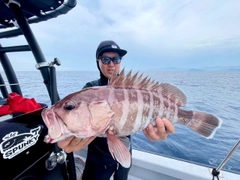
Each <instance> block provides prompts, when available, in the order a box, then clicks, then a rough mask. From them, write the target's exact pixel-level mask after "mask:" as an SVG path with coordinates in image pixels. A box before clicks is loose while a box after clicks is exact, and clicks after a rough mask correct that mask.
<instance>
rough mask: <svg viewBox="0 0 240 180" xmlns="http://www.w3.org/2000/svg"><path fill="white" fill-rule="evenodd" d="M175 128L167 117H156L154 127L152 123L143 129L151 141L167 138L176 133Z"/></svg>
mask: <svg viewBox="0 0 240 180" xmlns="http://www.w3.org/2000/svg"><path fill="white" fill-rule="evenodd" d="M174 131H175V128H174V126H173V124H172V123H171V122H170V121H169V120H167V119H161V118H157V119H156V127H153V125H152V124H149V125H148V126H147V128H145V129H144V130H143V132H144V134H145V136H146V137H147V138H148V139H149V140H150V141H159V140H165V139H167V136H168V135H169V134H171V133H174Z"/></svg>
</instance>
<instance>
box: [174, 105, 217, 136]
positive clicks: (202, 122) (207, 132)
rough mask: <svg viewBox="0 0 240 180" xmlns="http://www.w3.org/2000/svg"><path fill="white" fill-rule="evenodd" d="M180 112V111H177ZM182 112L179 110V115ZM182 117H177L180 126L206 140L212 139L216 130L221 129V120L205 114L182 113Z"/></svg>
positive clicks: (195, 112)
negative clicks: (187, 128)
mask: <svg viewBox="0 0 240 180" xmlns="http://www.w3.org/2000/svg"><path fill="white" fill-rule="evenodd" d="M179 110H180V109H179ZM183 111H184V110H180V111H179V113H180V114H181V113H182V112H183ZM183 114H184V117H183V116H181V117H179V122H178V123H180V124H183V125H185V126H187V127H189V128H190V129H192V130H193V131H195V132H197V133H198V134H200V135H202V136H204V137H205V138H207V139H211V138H213V136H214V134H215V133H216V131H217V129H218V128H220V127H221V125H222V120H221V119H219V118H217V117H215V116H213V115H211V114H208V113H205V112H199V111H184V113H183Z"/></svg>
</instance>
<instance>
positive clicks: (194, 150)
mask: <svg viewBox="0 0 240 180" xmlns="http://www.w3.org/2000/svg"><path fill="white" fill-rule="evenodd" d="M143 73H144V74H145V75H148V76H149V77H151V78H152V79H153V80H155V81H156V82H157V81H159V82H167V83H171V84H173V85H176V86H177V87H179V88H180V89H181V90H182V91H183V92H184V93H185V94H186V96H187V98H188V100H187V104H186V106H185V107H183V109H186V110H198V111H205V112H208V113H211V114H213V115H215V116H217V117H219V118H221V119H222V120H223V124H222V126H221V128H220V129H218V130H217V132H216V134H215V136H214V137H213V138H212V139H206V138H204V137H202V136H199V135H198V134H197V133H195V132H193V131H192V130H190V129H188V128H186V127H185V126H183V125H175V128H176V131H175V133H174V134H171V135H169V136H168V138H167V140H164V141H159V142H150V141H148V140H147V139H146V137H145V136H144V134H143V133H142V132H139V133H136V134H134V135H133V136H132V139H133V147H134V148H136V149H141V150H143V151H148V152H151V153H155V154H161V155H163V156H170V157H173V158H177V159H181V160H184V161H190V162H194V163H196V164H202V165H207V166H209V167H215V168H216V167H218V166H219V164H220V163H221V162H222V160H223V159H224V158H225V157H226V155H227V154H228V153H229V152H230V150H231V149H232V148H233V146H234V145H235V144H236V143H237V142H238V141H239V140H240V72H187V71H186V72H154V71H151V72H143ZM16 74H17V76H18V77H19V82H20V84H21V88H22V92H23V94H24V96H25V97H29V98H35V99H36V100H37V102H41V103H46V104H48V105H49V106H51V103H50V100H49V98H48V93H47V91H46V87H45V85H43V83H42V81H43V80H42V77H41V74H40V72H16ZM98 77H99V73H98V72H90V71H86V72H84V71H78V72H72V71H69V72H63V71H60V72H57V83H58V92H59V95H60V98H63V97H65V96H66V95H68V94H70V93H72V92H75V91H79V90H80V89H81V88H82V87H83V86H84V85H85V83H86V82H88V81H91V80H95V79H98ZM223 169H224V170H227V171H234V172H236V173H239V174H240V147H239V148H238V149H237V150H236V151H235V152H234V153H233V155H232V157H231V158H230V159H229V161H228V162H227V163H226V164H225V166H224V167H223Z"/></svg>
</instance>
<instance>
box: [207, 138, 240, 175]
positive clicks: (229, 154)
mask: <svg viewBox="0 0 240 180" xmlns="http://www.w3.org/2000/svg"><path fill="white" fill-rule="evenodd" d="M239 146H240V139H239V140H238V142H237V143H236V144H235V145H234V146H233V148H232V149H231V150H230V151H229V153H228V154H227V155H226V157H225V158H224V159H223V161H222V162H221V163H220V164H219V166H218V167H217V168H216V169H215V168H214V169H210V172H211V174H212V175H213V177H218V176H220V177H221V176H222V174H221V169H222V168H223V166H224V165H225V164H226V163H227V162H228V160H229V159H230V158H231V157H232V155H233V153H234V152H235V151H236V150H237V148H238V147H239Z"/></svg>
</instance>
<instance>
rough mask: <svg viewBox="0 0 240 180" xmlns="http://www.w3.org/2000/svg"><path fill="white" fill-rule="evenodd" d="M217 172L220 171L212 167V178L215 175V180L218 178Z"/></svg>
mask: <svg viewBox="0 0 240 180" xmlns="http://www.w3.org/2000/svg"><path fill="white" fill-rule="evenodd" d="M219 174H220V172H219V171H217V170H216V169H215V168H214V169H213V170H212V175H213V178H212V180H214V179H215V177H217V180H219V177H218V175H219Z"/></svg>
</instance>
